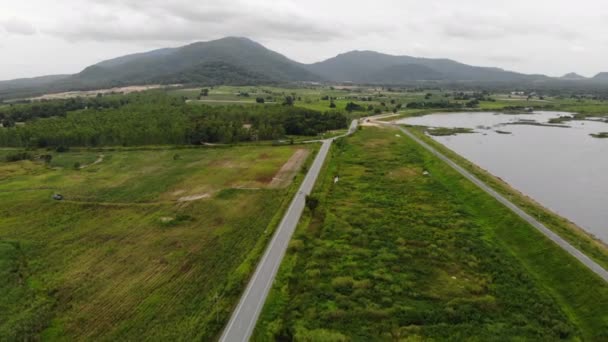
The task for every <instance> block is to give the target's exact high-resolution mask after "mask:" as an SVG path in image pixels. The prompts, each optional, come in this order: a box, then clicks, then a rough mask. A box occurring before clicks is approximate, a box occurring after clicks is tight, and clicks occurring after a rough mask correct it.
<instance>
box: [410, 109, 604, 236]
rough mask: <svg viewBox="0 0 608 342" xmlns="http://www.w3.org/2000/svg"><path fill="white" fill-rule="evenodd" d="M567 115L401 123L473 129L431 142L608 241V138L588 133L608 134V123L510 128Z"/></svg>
mask: <svg viewBox="0 0 608 342" xmlns="http://www.w3.org/2000/svg"><path fill="white" fill-rule="evenodd" d="M564 115H570V114H569V113H559V112H537V113H533V114H521V115H508V114H496V113H450V114H432V115H426V116H422V117H416V118H407V119H403V120H401V121H400V123H406V124H409V125H422V126H430V127H448V128H453V127H463V128H473V129H475V132H476V133H474V134H459V135H455V136H444V137H433V138H434V139H435V140H437V141H439V142H441V143H442V144H444V145H446V146H447V147H449V148H450V149H452V150H453V151H455V152H457V153H458V154H460V155H461V156H463V157H465V158H467V159H468V160H470V161H471V162H473V163H475V164H477V165H479V166H480V167H482V168H484V169H486V170H487V171H489V172H490V173H492V174H494V175H495V176H497V177H500V178H502V179H503V180H504V181H506V182H507V183H509V184H510V185H511V186H512V187H514V188H516V189H517V190H519V191H521V192H522V193H524V194H526V195H528V196H530V197H531V198H533V199H534V200H536V201H537V202H539V203H541V204H542V205H544V206H545V207H547V208H549V209H551V210H552V211H554V212H555V213H557V214H559V215H561V216H563V217H565V218H567V219H569V220H571V221H572V222H574V223H576V224H577V225H578V226H580V227H582V228H583V229H585V230H587V231H588V232H589V233H591V234H593V235H595V236H596V237H598V238H600V239H601V240H602V241H604V242H608V139H597V138H593V137H591V136H590V135H589V134H591V133H599V132H608V123H604V122H600V121H570V122H565V123H564V125H567V126H570V128H561V127H544V126H532V125H509V124H508V123H512V122H517V121H519V120H534V121H536V122H538V123H547V122H548V120H549V119H551V118H556V117H559V116H564ZM497 130H498V131H505V132H511V133H512V134H499V133H497V132H496V131H497Z"/></svg>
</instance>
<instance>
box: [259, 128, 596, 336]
mask: <svg viewBox="0 0 608 342" xmlns="http://www.w3.org/2000/svg"><path fill="white" fill-rule="evenodd" d="M326 167H327V170H326V174H325V178H324V179H321V180H320V183H319V184H318V188H317V189H316V191H315V193H314V194H313V195H314V196H315V197H317V198H318V199H319V200H320V203H321V204H320V206H319V207H318V208H316V209H315V210H314V212H311V211H308V212H307V215H306V217H305V218H303V219H302V220H301V222H300V226H299V228H298V230H297V232H296V235H295V236H294V239H293V240H292V242H291V246H290V250H289V252H288V254H287V256H286V258H285V259H284V261H283V264H282V266H281V269H280V271H279V275H278V279H277V281H276V282H275V284H274V286H273V289H272V291H271V294H270V296H269V299H268V301H267V302H266V305H265V308H264V311H263V313H262V316H261V319H260V321H259V322H258V326H257V328H256V333H255V340H259V341H271V340H275V339H292V338H293V339H296V340H311V341H312V340H334V341H341V340H354V341H368V340H400V339H411V340H422V339H439V340H466V339H471V338H473V339H479V340H512V339H529V340H556V339H574V340H576V339H585V340H603V339H606V338H607V336H608V317H607V316H606V312H608V288H607V287H606V286H605V284H604V283H603V282H602V280H601V279H599V278H598V277H596V276H595V275H594V274H593V273H591V272H590V271H588V270H587V269H586V268H584V267H583V266H582V265H580V264H578V263H577V262H575V261H574V260H573V259H572V258H571V257H570V256H569V255H568V254H567V253H565V252H564V251H562V250H560V249H559V248H558V247H557V246H555V245H553V244H552V243H551V242H550V241H549V240H547V239H545V238H544V237H543V236H542V235H541V234H540V233H538V232H537V231H536V230H534V229H533V228H532V227H530V226H528V225H527V224H526V223H525V222H523V221H522V220H520V219H519V218H518V217H517V216H515V215H514V214H513V213H511V212H510V211H509V210H508V209H506V208H505V207H503V206H502V205H500V204H499V203H498V202H496V201H494V200H493V199H491V198H490V197H489V196H488V195H487V194H485V193H483V192H482V191H481V190H479V189H477V188H476V187H475V186H474V185H473V184H471V183H469V182H467V181H465V180H464V179H463V178H461V177H460V176H459V175H458V174H457V173H456V172H455V171H453V170H452V169H450V168H449V167H448V166H447V165H445V164H444V163H442V162H440V161H439V160H438V159H436V158H435V157H434V156H432V155H431V154H429V153H427V152H426V151H424V150H423V149H422V148H421V147H420V146H418V145H416V144H415V143H414V142H413V141H411V140H409V139H407V138H406V137H402V136H400V135H399V132H398V131H392V130H386V129H384V130H382V129H377V128H366V129H364V130H363V131H361V132H359V133H358V134H357V135H355V136H353V137H350V138H347V139H346V140H345V142H342V143H339V144H337V146H336V147H335V149H334V150H333V154H332V158H331V161H330V162H329V164H328V165H327V166H326ZM425 171H426V172H425ZM334 176H338V177H339V178H338V181H337V182H336V180H335V178H334Z"/></svg>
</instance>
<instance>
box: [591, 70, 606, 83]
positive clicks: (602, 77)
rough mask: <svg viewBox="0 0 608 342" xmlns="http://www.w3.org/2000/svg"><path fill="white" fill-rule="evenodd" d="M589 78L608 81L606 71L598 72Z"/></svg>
mask: <svg viewBox="0 0 608 342" xmlns="http://www.w3.org/2000/svg"><path fill="white" fill-rule="evenodd" d="M591 79H592V80H593V81H600V82H608V72H600V73H599V74H597V75H595V76H593V78H591Z"/></svg>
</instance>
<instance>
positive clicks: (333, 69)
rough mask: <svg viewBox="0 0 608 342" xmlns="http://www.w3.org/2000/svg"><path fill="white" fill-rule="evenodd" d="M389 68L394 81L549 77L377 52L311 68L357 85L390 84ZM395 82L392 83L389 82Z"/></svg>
mask: <svg viewBox="0 0 608 342" xmlns="http://www.w3.org/2000/svg"><path fill="white" fill-rule="evenodd" d="M403 65H410V66H414V65H415V66H417V70H416V72H412V70H411V67H409V68H408V69H410V70H403V68H402V67H397V66H403ZM387 68H389V70H390V68H397V69H401V70H395V69H393V70H394V71H397V74H396V75H393V76H392V77H393V78H397V79H401V80H403V79H407V80H408V81H412V80H413V81H421V80H443V81H476V82H512V81H521V80H533V79H544V78H548V77H546V76H534V75H524V74H519V73H515V72H510V71H505V70H502V69H498V68H486V67H475V66H471V65H466V64H462V63H459V62H456V61H453V60H450V59H431V58H417V57H410V56H393V55H387V54H382V53H378V52H374V51H351V52H347V53H344V54H340V55H338V56H336V57H333V58H330V59H328V60H326V61H323V62H318V63H314V64H311V65H309V66H308V69H309V70H310V71H312V72H314V73H316V74H319V75H323V76H325V77H326V78H328V79H329V80H331V81H338V82H344V81H350V82H355V83H386V82H388V81H390V78H387V77H386V76H387ZM388 83H392V82H388Z"/></svg>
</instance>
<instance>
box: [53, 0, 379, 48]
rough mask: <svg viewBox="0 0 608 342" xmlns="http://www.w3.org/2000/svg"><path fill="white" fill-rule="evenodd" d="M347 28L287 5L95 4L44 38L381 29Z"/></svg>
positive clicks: (305, 36) (301, 36) (300, 36)
mask: <svg viewBox="0 0 608 342" xmlns="http://www.w3.org/2000/svg"><path fill="white" fill-rule="evenodd" d="M344 27H346V24H345V23H341V22H340V20H337V19H336V18H333V17H329V16H323V15H320V14H318V13H316V14H314V15H312V16H311V15H309V14H307V13H303V12H302V11H300V10H298V9H297V8H295V7H294V8H290V6H289V5H264V4H257V5H256V4H250V3H244V2H241V1H238V0H228V1H223V2H221V3H216V4H204V3H201V4H197V3H196V2H191V1H187V2H186V1H182V0H178V1H171V2H168V1H158V0H151V1H146V2H145V3H144V2H141V1H133V0H126V1H115V0H114V1H113V0H109V1H102V0H97V1H95V5H94V6H90V7H89V8H88V9H87V8H83V9H82V10H81V14H80V15H79V16H78V17H76V18H74V19H72V20H70V21H68V22H63V23H61V24H59V25H56V26H54V27H51V28H49V29H48V30H46V31H45V32H46V33H50V34H52V35H56V36H60V37H63V38H65V39H68V40H71V41H83V40H92V41H192V40H202V39H211V38H218V37H223V36H246V37H250V38H254V39H256V38H257V39H264V40H293V41H300V40H305V41H330V40H333V39H338V38H344V37H345V36H346V35H347V34H361V33H364V32H374V31H378V30H380V29H381V28H379V26H377V27H372V26H370V25H365V24H362V25H361V26H360V28H359V29H356V28H355V29H353V28H352V27H350V28H349V30H346V29H344Z"/></svg>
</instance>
